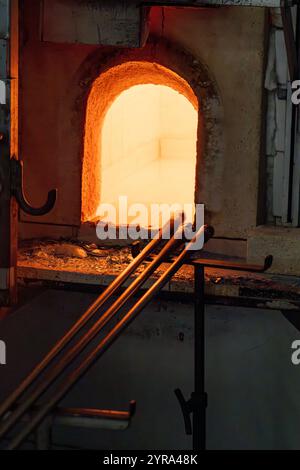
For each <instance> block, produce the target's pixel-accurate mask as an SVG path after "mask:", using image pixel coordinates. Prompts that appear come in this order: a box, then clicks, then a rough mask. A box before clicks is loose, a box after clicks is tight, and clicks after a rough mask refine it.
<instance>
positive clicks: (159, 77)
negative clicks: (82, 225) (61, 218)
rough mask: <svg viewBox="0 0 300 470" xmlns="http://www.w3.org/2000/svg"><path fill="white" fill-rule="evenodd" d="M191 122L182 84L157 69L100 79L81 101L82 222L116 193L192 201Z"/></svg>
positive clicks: (137, 67)
mask: <svg viewBox="0 0 300 470" xmlns="http://www.w3.org/2000/svg"><path fill="white" fill-rule="evenodd" d="M198 118H199V114H198V100H197V98H196V96H195V94H194V93H193V90H192V89H191V87H190V86H189V84H188V83H187V82H186V81H185V80H184V79H183V78H181V77H180V76H179V75H177V74H176V73H175V72H173V71H171V70H169V69H167V68H165V67H163V66H161V65H159V64H156V63H149V62H126V63H123V64H121V65H118V66H115V67H112V68H111V69H108V70H107V71H106V72H104V73H103V74H101V76H100V77H99V78H98V79H97V80H95V82H94V84H93V86H92V88H91V91H90V95H89V98H88V103H87V115H86V125H85V142H84V161H83V179H82V221H83V222H84V221H88V220H93V219H95V218H97V212H98V208H99V204H103V203H112V204H116V203H117V199H118V196H124V195H125V196H128V198H129V203H136V202H137V203H143V204H150V203H168V204H172V203H181V204H183V203H193V202H194V199H195V198H194V194H195V171H196V152H197V150H196V147H197V127H198ZM198 135H199V134H198Z"/></svg>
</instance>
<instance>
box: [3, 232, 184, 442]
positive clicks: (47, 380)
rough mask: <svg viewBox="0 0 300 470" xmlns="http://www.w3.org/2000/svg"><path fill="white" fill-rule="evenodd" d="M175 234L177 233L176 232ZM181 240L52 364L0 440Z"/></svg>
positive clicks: (8, 422) (6, 425)
mask: <svg viewBox="0 0 300 470" xmlns="http://www.w3.org/2000/svg"><path fill="white" fill-rule="evenodd" d="M176 233H177V232H176ZM180 242H181V243H182V240H179V239H178V238H175V235H173V237H172V238H171V239H170V240H169V241H168V242H167V243H166V245H165V246H164V247H163V248H162V250H161V251H160V252H159V254H158V255H157V257H156V258H155V259H154V260H153V261H152V262H151V263H150V264H149V265H148V266H147V268H145V270H144V271H143V272H142V273H141V274H140V275H139V276H138V277H137V278H136V279H135V280H134V281H133V282H132V283H131V284H130V286H129V287H128V288H127V289H126V290H125V291H124V292H123V293H122V295H120V297H118V299H117V300H116V301H115V302H114V303H113V305H111V307H109V309H108V310H107V311H106V312H105V313H104V314H103V315H102V316H101V317H100V318H99V320H97V322H96V323H95V324H94V325H93V326H92V327H91V328H90V330H89V331H88V332H87V333H85V334H84V335H83V337H82V338H80V339H79V340H78V342H77V343H76V344H75V345H74V346H73V347H72V348H71V349H70V350H69V351H66V353H65V355H64V356H63V357H62V358H61V360H60V361H59V362H58V363H57V364H54V365H53V367H52V369H50V370H48V371H47V374H46V376H45V377H44V378H43V381H42V382H41V383H39V384H38V385H37V386H36V388H35V389H34V390H33V391H32V392H31V393H30V395H29V396H28V397H27V398H26V399H25V400H24V402H22V403H20V404H19V406H18V407H17V408H16V409H15V410H14V411H13V412H12V413H11V414H10V415H9V416H8V417H7V418H6V419H5V420H4V421H3V422H2V423H1V424H0V439H1V438H3V437H4V436H5V434H6V433H7V432H8V431H9V430H10V429H11V428H12V427H13V426H14V425H15V424H16V422H17V421H18V419H20V418H21V417H22V416H23V415H24V414H25V413H26V411H27V410H28V409H29V408H30V407H31V406H32V405H33V404H34V403H35V401H36V400H37V399H38V398H39V397H40V396H41V395H42V394H43V393H44V392H45V391H46V390H47V389H48V388H49V387H50V386H51V384H52V383H53V382H54V381H55V380H56V379H58V377H59V376H60V375H61V374H62V372H63V371H64V370H65V369H66V368H67V367H68V366H69V365H70V364H72V362H73V361H74V360H75V359H76V358H77V357H78V355H79V354H80V353H81V352H82V351H83V350H84V348H85V347H86V346H88V344H89V343H90V342H91V341H92V340H93V339H94V338H95V336H96V335H97V334H98V333H100V331H101V330H102V328H104V326H105V325H106V324H107V323H108V322H109V321H110V320H111V319H112V318H113V317H114V315H116V313H117V312H118V311H119V310H120V308H121V307H122V306H123V305H124V304H125V303H126V302H127V301H128V300H129V299H130V298H131V297H132V296H133V295H134V294H135V293H136V292H137V291H138V290H139V288H140V287H141V286H142V285H143V284H144V282H145V281H146V280H147V279H148V278H149V277H150V276H151V275H152V274H153V273H154V271H156V269H157V268H158V266H159V265H160V264H161V263H162V262H163V260H164V258H165V257H166V256H168V254H170V252H171V251H172V250H173V248H174V247H175V246H178V243H180Z"/></svg>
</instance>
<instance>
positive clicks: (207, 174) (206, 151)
mask: <svg viewBox="0 0 300 470" xmlns="http://www.w3.org/2000/svg"><path fill="white" fill-rule="evenodd" d="M80 83H81V84H82V87H83V88H84V89H85V93H86V94H85V97H84V98H85V113H84V135H83V149H82V153H83V158H82V188H81V198H82V199H81V222H82V223H84V222H87V221H91V220H93V219H94V218H95V213H96V210H97V208H98V206H99V201H100V195H101V182H100V180H99V177H98V175H99V174H100V164H101V129H102V125H103V122H104V119H105V116H106V113H107V111H108V109H109V108H110V106H111V104H112V103H113V102H114V100H115V99H116V98H117V96H119V95H120V94H121V93H122V92H123V91H125V90H127V89H129V88H131V87H132V86H135V85H145V84H157V85H165V86H169V87H171V88H173V89H174V90H176V91H178V92H179V93H181V94H183V95H184V96H185V97H186V98H187V99H188V100H189V101H190V102H191V103H192V105H193V106H194V107H195V109H196V110H198V132H197V159H196V169H195V175H196V178H195V202H196V203H203V202H204V203H205V206H206V220H207V222H208V223H209V219H210V214H212V213H214V212H218V211H219V208H220V206H221V200H220V195H221V194H222V191H221V182H222V172H223V151H222V149H223V138H222V125H221V121H222V106H221V100H220V96H219V93H218V91H217V86H216V84H215V82H214V81H213V80H212V79H211V77H210V76H209V74H208V71H207V69H206V68H205V67H204V66H203V64H201V63H200V62H199V60H195V58H194V57H193V56H192V55H191V54H189V53H187V52H184V51H182V50H180V49H178V48H177V47H174V45H171V44H170V43H168V42H166V41H164V40H159V41H157V40H154V39H152V40H151V41H150V42H149V43H148V44H147V45H146V46H145V47H144V48H142V49H131V50H127V49H126V50H120V49H116V50H110V51H109V52H108V51H105V52H101V53H95V54H92V56H91V57H90V58H89V59H88V61H87V63H85V64H84V66H83V68H82V70H81V78H80ZM212 161H214V163H215V164H214V165H213V166H212V165H211V162H212ZM91 169H92V171H91ZM208 169H209V171H208ZM218 188H220V190H218Z"/></svg>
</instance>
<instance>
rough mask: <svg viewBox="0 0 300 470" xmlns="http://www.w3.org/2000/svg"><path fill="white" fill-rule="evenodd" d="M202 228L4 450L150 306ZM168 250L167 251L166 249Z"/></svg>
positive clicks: (18, 440) (18, 441) (38, 420)
mask: <svg viewBox="0 0 300 470" xmlns="http://www.w3.org/2000/svg"><path fill="white" fill-rule="evenodd" d="M204 231H205V227H202V228H201V229H200V230H199V231H198V233H197V235H196V236H195V237H194V238H193V240H192V241H191V242H190V243H188V244H187V246H185V248H184V249H183V251H182V252H181V253H180V255H179V256H178V258H177V259H176V260H175V261H174V262H173V263H172V264H171V265H170V266H169V268H168V269H167V270H166V271H165V272H164V273H163V274H162V276H161V277H160V278H159V279H158V280H157V281H156V282H155V283H154V284H153V285H152V286H151V287H150V288H149V289H148V291H147V292H146V293H145V294H144V295H143V296H142V297H141V298H140V299H139V300H138V301H137V302H136V304H135V305H134V306H133V307H132V308H131V309H130V310H129V312H128V313H127V314H126V315H124V317H123V318H122V319H121V320H120V321H119V322H118V323H117V324H116V325H115V326H114V327H113V328H112V330H111V331H110V332H109V333H108V334H107V335H106V336H105V337H104V338H103V339H102V340H101V341H100V343H99V344H98V345H97V346H96V347H95V348H94V349H93V350H92V351H91V352H90V353H89V354H88V355H87V357H86V358H85V359H84V360H83V361H82V362H81V364H79V365H78V366H77V367H76V369H75V370H74V371H72V372H71V373H70V374H69V375H68V376H67V378H66V379H65V380H64V382H63V383H62V384H60V386H59V387H58V388H57V389H56V391H55V392H54V393H53V395H52V396H51V397H49V399H48V401H47V402H46V403H45V404H44V405H42V406H41V407H40V409H39V411H37V412H36V413H34V414H33V415H32V419H31V421H30V422H29V423H28V424H26V425H25V427H24V428H23V429H22V430H21V431H20V432H19V433H18V434H17V435H16V436H15V437H14V438H13V439H12V441H11V443H10V445H9V446H8V448H7V450H13V449H16V448H17V447H19V446H20V445H21V444H22V442H23V441H24V440H25V439H26V438H27V436H28V435H29V434H30V433H31V432H32V431H33V430H34V429H36V427H37V426H38V425H39V424H40V423H41V422H42V421H43V419H44V418H45V417H46V416H47V415H48V414H49V413H50V412H51V411H52V410H53V409H54V408H55V407H56V405H57V404H58V403H59V402H60V401H61V400H62V398H63V397H64V396H65V395H66V394H67V393H68V392H69V390H70V389H71V388H72V387H73V386H74V385H75V384H76V383H77V382H78V380H79V379H80V378H81V377H82V376H83V375H84V374H85V373H86V372H87V371H88V370H89V369H90V367H91V366H92V365H93V364H94V363H95V362H96V361H97V360H98V359H99V358H100V357H101V356H102V355H103V353H104V352H105V351H106V350H107V349H108V348H109V347H110V346H111V345H112V344H113V343H114V341H115V340H116V339H117V338H118V337H119V336H120V334H121V333H122V332H123V331H124V330H125V329H126V328H127V327H128V326H129V325H130V324H131V323H132V321H133V320H134V319H135V318H136V317H137V315H138V314H139V313H140V312H141V311H142V310H143V309H144V308H145V307H146V306H147V305H148V304H149V302H150V301H151V300H152V299H153V297H154V296H155V295H156V294H157V292H159V291H160V290H161V289H162V288H163V287H164V286H165V285H166V284H167V282H169V281H170V279H171V278H172V277H173V275H174V274H175V273H176V272H177V271H178V269H179V268H180V267H181V266H182V265H183V263H184V261H185V259H186V258H187V257H188V256H189V254H190V253H191V250H192V245H193V244H194V243H195V242H196V241H197V240H199V238H200V237H202V236H203V234H204ZM168 251H169V250H168Z"/></svg>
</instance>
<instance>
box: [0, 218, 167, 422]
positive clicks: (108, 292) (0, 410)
mask: <svg viewBox="0 0 300 470" xmlns="http://www.w3.org/2000/svg"><path fill="white" fill-rule="evenodd" d="M169 225H170V223H169V224H166V225H165V226H164V227H163V228H162V229H161V230H160V231H159V233H158V236H157V238H156V239H154V240H152V241H151V242H150V243H149V244H148V245H147V246H146V247H145V248H144V250H143V251H141V253H140V254H139V256H138V257H137V258H135V259H134V260H133V262H132V263H130V264H129V266H127V268H126V269H125V270H124V271H123V272H122V273H121V274H120V275H119V276H118V277H116V279H115V280H114V281H113V282H112V283H111V284H110V285H109V286H108V287H107V288H106V289H105V291H104V292H103V293H102V294H101V295H100V296H99V297H98V298H97V299H96V300H95V302H94V303H93V304H92V305H91V306H90V307H89V308H88V310H87V311H86V312H85V313H84V314H83V315H82V317H80V319H79V320H78V321H77V322H76V323H75V324H74V326H73V327H72V328H71V329H70V330H69V331H68V332H67V333H66V335H65V336H63V338H61V339H60V340H59V341H58V342H57V343H56V345H55V346H54V347H53V348H52V349H51V351H50V352H49V353H48V354H47V356H46V357H45V358H44V359H43V360H42V361H41V362H40V363H39V364H38V365H37V366H36V367H35V368H34V369H33V371H32V372H31V373H30V374H29V375H28V376H27V377H26V378H25V379H24V380H23V382H21V384H20V385H19V386H18V388H17V389H16V390H15V391H14V392H13V393H12V394H11V395H10V396H9V397H8V398H7V399H6V400H5V401H4V402H3V403H2V404H1V405H0V418H1V417H2V416H3V415H4V414H6V413H7V412H8V411H9V410H10V408H11V407H12V406H13V405H14V404H15V402H16V401H17V400H18V399H19V398H20V396H21V395H22V394H23V393H24V392H25V391H26V390H27V389H28V388H29V387H30V386H31V385H32V383H33V382H34V381H35V380H36V379H37V377H39V376H40V374H41V373H42V372H43V371H44V370H45V369H46V367H47V366H48V365H49V364H50V363H51V362H52V361H53V359H55V358H56V357H57V355H58V354H59V353H60V352H61V351H62V350H63V349H64V348H65V347H66V346H67V345H68V344H69V343H70V341H71V340H72V339H73V338H74V337H75V335H77V334H78V333H79V332H80V331H81V330H82V328H83V327H84V326H85V325H86V324H87V322H88V321H89V320H90V319H91V318H92V317H93V316H94V315H95V314H96V313H97V311H98V310H99V309H100V308H101V307H102V306H103V305H104V303H105V302H107V300H108V299H109V298H110V297H111V296H112V295H113V294H114V293H115V292H116V291H117V289H118V288H119V287H121V286H122V285H123V284H124V282H125V281H126V280H127V279H128V278H129V277H130V276H131V275H132V274H133V273H134V272H135V271H136V269H137V268H138V267H139V266H140V265H141V264H142V263H143V262H144V261H145V260H146V259H147V258H148V256H149V255H150V254H151V253H152V252H153V250H154V249H155V248H156V247H157V246H158V244H159V243H160V242H161V239H162V237H163V233H164V230H165V229H166V228H168V226H169ZM173 225H174V221H173V220H171V229H172V227H173ZM0 429H1V426H0Z"/></svg>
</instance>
